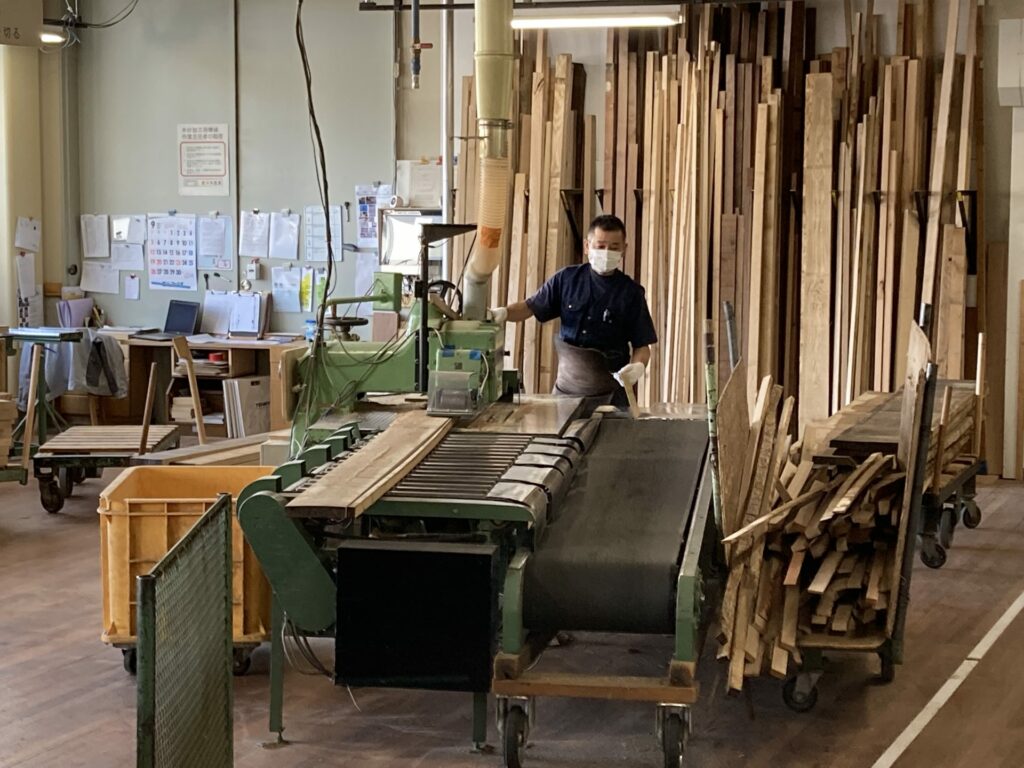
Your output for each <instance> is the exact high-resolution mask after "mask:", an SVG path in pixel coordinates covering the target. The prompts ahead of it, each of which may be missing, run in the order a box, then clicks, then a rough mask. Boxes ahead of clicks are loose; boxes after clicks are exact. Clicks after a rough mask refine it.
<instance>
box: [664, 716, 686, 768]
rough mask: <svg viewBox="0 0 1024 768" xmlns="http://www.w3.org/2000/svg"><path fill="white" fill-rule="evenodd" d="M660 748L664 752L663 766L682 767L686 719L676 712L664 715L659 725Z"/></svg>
mask: <svg viewBox="0 0 1024 768" xmlns="http://www.w3.org/2000/svg"><path fill="white" fill-rule="evenodd" d="M661 749H662V752H664V754H665V768H682V766H683V754H684V753H685V752H686V721H685V720H683V717H682V715H680V714H679V713H678V712H671V713H668V714H666V715H665V720H664V722H663V723H662V726H661Z"/></svg>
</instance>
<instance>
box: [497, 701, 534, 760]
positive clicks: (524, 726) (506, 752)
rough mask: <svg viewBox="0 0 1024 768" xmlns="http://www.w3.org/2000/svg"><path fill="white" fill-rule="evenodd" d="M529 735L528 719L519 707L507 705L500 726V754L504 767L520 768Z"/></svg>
mask: <svg viewBox="0 0 1024 768" xmlns="http://www.w3.org/2000/svg"><path fill="white" fill-rule="evenodd" d="M528 737H529V719H528V717H527V714H526V712H524V711H523V709H522V708H521V707H509V710H508V714H506V715H505V725H504V727H503V728H502V740H501V745H502V754H503V756H504V758H505V766H506V768H522V766H523V757H524V756H525V754H526V740H527V738H528Z"/></svg>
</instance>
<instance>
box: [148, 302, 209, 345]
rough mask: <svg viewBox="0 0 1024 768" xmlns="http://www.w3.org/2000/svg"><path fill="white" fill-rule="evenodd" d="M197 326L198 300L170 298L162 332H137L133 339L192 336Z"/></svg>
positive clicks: (164, 338) (160, 339)
mask: <svg viewBox="0 0 1024 768" xmlns="http://www.w3.org/2000/svg"><path fill="white" fill-rule="evenodd" d="M198 328H199V302H197V301H178V300H177V299H171V302H170V304H168V305H167V319H166V320H164V330H163V332H162V333H137V334H135V335H134V336H132V338H133V339H146V340H147V341H170V340H171V339H173V338H174V337H175V336H192V335H193V334H195V332H196V330H197V329H198Z"/></svg>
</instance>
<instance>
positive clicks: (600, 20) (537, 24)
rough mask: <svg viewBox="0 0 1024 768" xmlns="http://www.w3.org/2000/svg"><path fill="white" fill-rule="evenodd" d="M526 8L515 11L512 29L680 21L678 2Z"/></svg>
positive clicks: (662, 24) (651, 24) (668, 24)
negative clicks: (571, 8)
mask: <svg viewBox="0 0 1024 768" xmlns="http://www.w3.org/2000/svg"><path fill="white" fill-rule="evenodd" d="M539 7H540V6H538V10H536V11H534V10H529V11H521V12H517V13H516V15H515V16H514V17H513V18H512V28H513V29H607V28H608V27H673V26H675V25H677V24H679V23H680V22H681V18H680V14H679V8H678V6H676V7H674V8H673V7H672V6H668V7H666V6H660V7H658V6H655V7H652V6H637V7H634V8H623V7H620V8H610V9H602V10H601V11H597V12H595V11H584V12H573V11H566V10H565V9H562V10H561V11H560V12H558V11H555V9H551V10H549V11H546V12H545V11H541V10H539Z"/></svg>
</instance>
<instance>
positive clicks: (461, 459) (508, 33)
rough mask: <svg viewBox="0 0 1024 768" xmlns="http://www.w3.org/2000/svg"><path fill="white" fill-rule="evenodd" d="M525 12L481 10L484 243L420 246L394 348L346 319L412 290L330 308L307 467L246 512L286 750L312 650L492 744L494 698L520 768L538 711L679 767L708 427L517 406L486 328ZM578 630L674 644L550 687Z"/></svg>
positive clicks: (690, 416)
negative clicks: (463, 720) (400, 449)
mask: <svg viewBox="0 0 1024 768" xmlns="http://www.w3.org/2000/svg"><path fill="white" fill-rule="evenodd" d="M511 13H512V2H511V0H477V5H476V14H475V24H474V29H475V34H476V84H477V85H476V88H477V90H476V95H477V108H478V121H477V126H476V129H477V130H476V133H477V138H478V142H477V144H478V146H479V152H480V167H481V173H480V179H481V180H480V200H479V204H478V210H479V211H480V212H481V214H480V221H479V225H478V226H453V225H424V227H423V232H422V235H421V258H420V263H421V273H420V279H419V281H418V283H417V287H416V298H417V302H416V305H415V307H414V309H413V311H412V313H411V316H410V317H409V320H408V323H407V326H406V329H405V331H404V333H402V334H400V335H396V337H395V338H393V339H391V340H389V341H386V342H377V343H374V342H366V341H359V340H357V339H356V338H355V336H354V334H353V330H354V328H355V327H356V326H357V325H358V324H359V323H361V322H364V321H360V320H358V319H355V318H349V317H347V316H346V315H344V314H342V315H341V316H340V317H339V316H338V309H339V308H340V307H343V306H345V305H346V304H353V303H359V302H363V301H373V302H375V307H376V308H380V309H390V310H393V311H394V310H397V309H398V306H399V294H400V289H401V286H400V283H399V282H398V280H399V278H398V277H396V276H393V275H388V274H383V273H380V274H378V275H377V276H376V280H375V282H374V287H373V289H372V290H371V295H369V296H362V297H354V298H329V299H328V300H327V301H326V302H325V304H324V305H323V309H322V310H321V322H320V323H319V324H318V328H317V336H316V338H315V339H314V340H313V342H312V343H311V344H310V347H309V350H308V351H307V352H306V353H305V355H304V356H303V357H302V359H301V360H299V361H298V363H297V365H296V379H297V387H296V389H297V398H296V404H295V408H294V418H293V424H294V429H293V437H294V439H293V440H292V444H291V445H292V450H291V453H290V455H291V459H290V460H289V461H288V462H286V463H285V464H283V465H281V466H280V467H278V468H277V469H276V470H275V471H274V473H273V474H271V475H269V476H267V477H265V478H262V479H261V480H259V481H256V482H255V483H253V484H252V485H250V486H249V487H248V488H246V489H245V491H244V492H243V493H242V494H240V496H239V499H238V505H237V506H238V517H239V522H240V524H241V527H242V530H243V531H244V533H245V537H246V539H247V540H248V542H249V543H250V545H251V546H252V549H253V551H254V552H255V554H256V557H257V558H258V559H259V561H260V564H261V565H262V567H263V571H264V573H265V574H266V576H267V578H268V580H269V582H270V586H271V588H272V592H273V612H272V613H273V628H272V638H273V640H272V649H271V716H270V720H271V722H270V725H271V730H272V731H276V732H277V733H278V734H279V735H280V734H281V732H282V731H283V721H282V702H283V665H284V659H285V655H286V652H287V653H288V656H289V657H290V658H296V659H297V657H293V656H292V651H294V652H297V653H299V654H301V656H302V657H303V658H304V659H305V663H306V664H309V665H312V666H314V667H317V668H319V669H320V671H322V672H325V673H328V674H329V675H330V676H332V677H333V679H334V681H335V682H336V683H337V684H341V685H346V686H352V687H371V686H372V687H399V688H424V689H439V690H454V691H466V692H469V693H472V694H473V702H474V728H473V730H474V734H473V737H474V741H475V742H476V743H477V744H481V745H482V744H483V743H484V742H485V740H486V713H487V695H488V693H491V692H493V693H494V694H496V695H497V696H498V726H499V731H500V732H501V735H502V741H503V748H504V756H505V762H506V765H508V766H511V767H512V768H517V767H518V766H520V765H521V763H522V759H523V753H524V749H525V745H526V740H527V736H528V731H529V727H530V723H531V721H532V719H533V714H534V712H533V706H532V702H533V701H534V699H535V698H536V697H539V696H562V697H566V696H568V697H582V698H593V697H597V698H623V699H629V700H632V701H646V702H650V703H653V704H655V705H657V712H658V718H657V723H658V735H659V738H660V739H661V742H662V746H663V749H664V751H665V756H666V764H667V765H681V764H682V752H683V748H684V744H685V739H686V734H687V733H688V730H689V709H688V707H689V705H690V704H692V703H693V702H694V701H695V699H696V696H697V685H696V683H695V681H694V674H695V665H696V661H697V658H698V657H699V655H700V648H701V644H702V638H703V635H704V632H705V628H706V626H707V619H708V618H709V614H710V611H709V610H708V607H709V606H710V605H713V604H714V603H715V596H716V594H717V592H718V588H717V584H718V581H719V579H718V577H717V574H718V562H719V560H718V556H719V550H720V544H719V539H718V533H717V527H716V525H715V522H714V515H713V513H712V480H711V478H712V471H711V461H710V460H709V437H708V426H707V421H706V419H705V414H704V412H703V409H699V410H694V409H691V408H688V407H681V408H674V409H673V408H665V409H662V410H661V411H659V412H658V413H655V414H653V415H651V416H650V417H648V418H643V419H636V420H634V419H632V418H629V417H627V416H626V415H625V414H622V413H618V412H611V413H596V414H588V413H585V412H584V410H583V408H584V403H583V400H582V399H577V398H561V397H552V396H534V397H527V396H522V395H520V394H519V385H518V377H517V373H516V372H515V371H514V370H506V369H505V367H504V364H503V358H504V331H503V328H501V327H499V326H497V325H496V324H495V323H493V322H490V321H488V320H487V313H486V306H487V300H488V297H489V296H490V279H491V274H492V273H493V272H494V270H495V269H496V267H497V265H498V264H499V263H500V246H501V242H502V235H503V231H502V230H503V227H504V222H505V220H506V213H507V209H508V200H507V196H508V186H509V185H508V181H509V168H510V166H509V137H510V130H511V122H510V120H509V115H508V110H509V104H510V102H511V100H510V98H508V97H509V95H510V94H511V89H512V63H513V39H512V30H511V26H510V20H511ZM469 229H476V237H477V245H476V246H475V249H474V250H473V253H472V255H471V257H470V258H469V260H468V262H467V264H466V268H465V275H464V278H465V279H464V282H463V285H462V288H461V290H460V289H459V288H457V286H455V285H453V284H451V283H447V282H444V281H431V280H430V279H429V275H428V266H427V265H428V259H427V248H428V247H429V246H430V245H431V244H432V243H436V242H439V241H440V240H442V239H445V238H448V237H451V236H454V235H456V234H459V233H460V232H465V231H467V230H469ZM463 296H464V298H465V301H464V303H463V301H462V299H463ZM328 309H330V315H329V316H328V315H327V310H328ZM382 393H385V394H390V395H391V397H385V398H382V397H381V396H380V395H381V394H382ZM396 394H398V395H401V396H400V397H395V396H394V395H396ZM410 395H411V396H412V397H411V400H410V397H409V396H410ZM424 409H425V410H426V413H427V414H430V415H432V416H437V417H438V418H441V417H445V418H448V419H452V424H451V425H449V424H448V422H444V429H443V430H437V432H442V433H443V434H437V435H434V436H433V437H431V439H430V442H429V444H428V445H424V450H422V451H413V452H410V453H409V455H410V459H409V461H408V463H404V464H401V465H400V466H399V465H395V466H394V470H393V474H392V476H390V477H385V478H383V479H380V478H376V477H375V478H374V480H373V483H374V485H373V486H372V487H374V488H376V489H378V490H379V493H376V494H371V495H367V496H365V498H366V499H367V501H366V503H365V505H363V506H361V507H354V506H352V505H351V504H350V502H346V501H345V499H346V497H348V496H351V494H347V493H345V492H344V491H348V490H350V489H351V488H352V487H354V486H355V485H356V484H360V483H365V482H366V476H367V475H368V474H373V473H372V472H367V471H365V470H364V472H363V473H362V474H361V473H360V472H359V471H357V469H355V468H357V467H359V465H360V464H366V461H365V457H366V456H367V455H374V454H376V453H377V452H378V451H380V443H378V444H377V449H376V450H374V443H375V441H388V442H387V443H386V444H387V445H389V446H390V445H391V443H392V442H393V441H394V440H395V437H394V436H395V435H397V434H399V430H400V427H399V425H398V423H396V419H399V420H403V422H404V423H407V422H408V421H409V419H408V418H404V419H403V414H404V412H406V411H409V410H417V411H420V412H422V411H423V410H424ZM414 418H415V419H419V420H420V421H421V422H422V416H421V415H416V416H414ZM439 423H440V422H439ZM389 429H394V431H393V432H392V433H391V436H390V437H389V436H388V430H389ZM431 431H432V430H429V429H427V430H425V431H424V434H426V433H428V432H431ZM401 434H403V435H404V434H406V433H405V432H402V433H401ZM415 434H419V433H415ZM410 439H415V438H410ZM368 450H373V451H374V454H363V457H364V460H363V461H360V460H358V459H355V457H357V456H358V455H359V452H360V451H368ZM392 450H394V449H393V448H392ZM377 466H380V462H378V464H377ZM389 466H390V465H389ZM389 471H390V470H389ZM360 487H362V486H360ZM560 631H569V632H573V631H585V632H616V633H640V634H655V635H666V636H669V637H671V638H672V639H673V642H672V644H671V645H672V648H671V651H670V652H667V654H666V655H667V658H666V661H665V670H664V674H662V675H659V676H657V677H650V678H638V677H616V676H614V675H609V674H608V670H606V669H601V670H593V673H592V674H586V673H581V674H575V675H565V674H561V675H552V674H544V673H540V672H537V671H535V670H534V669H533V663H534V661H535V660H536V659H537V657H538V656H539V655H540V654H541V653H543V650H544V649H545V648H546V647H547V646H548V643H549V642H550V641H551V639H552V638H553V637H555V636H556V635H557V633H558V632H560ZM316 637H327V638H333V641H334V665H333V670H328V669H327V667H328V665H327V664H326V663H325V662H323V661H321V660H320V658H319V657H318V656H317V655H316V654H315V653H313V648H312V646H311V644H310V642H309V638H316ZM289 649H291V650H289Z"/></svg>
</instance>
